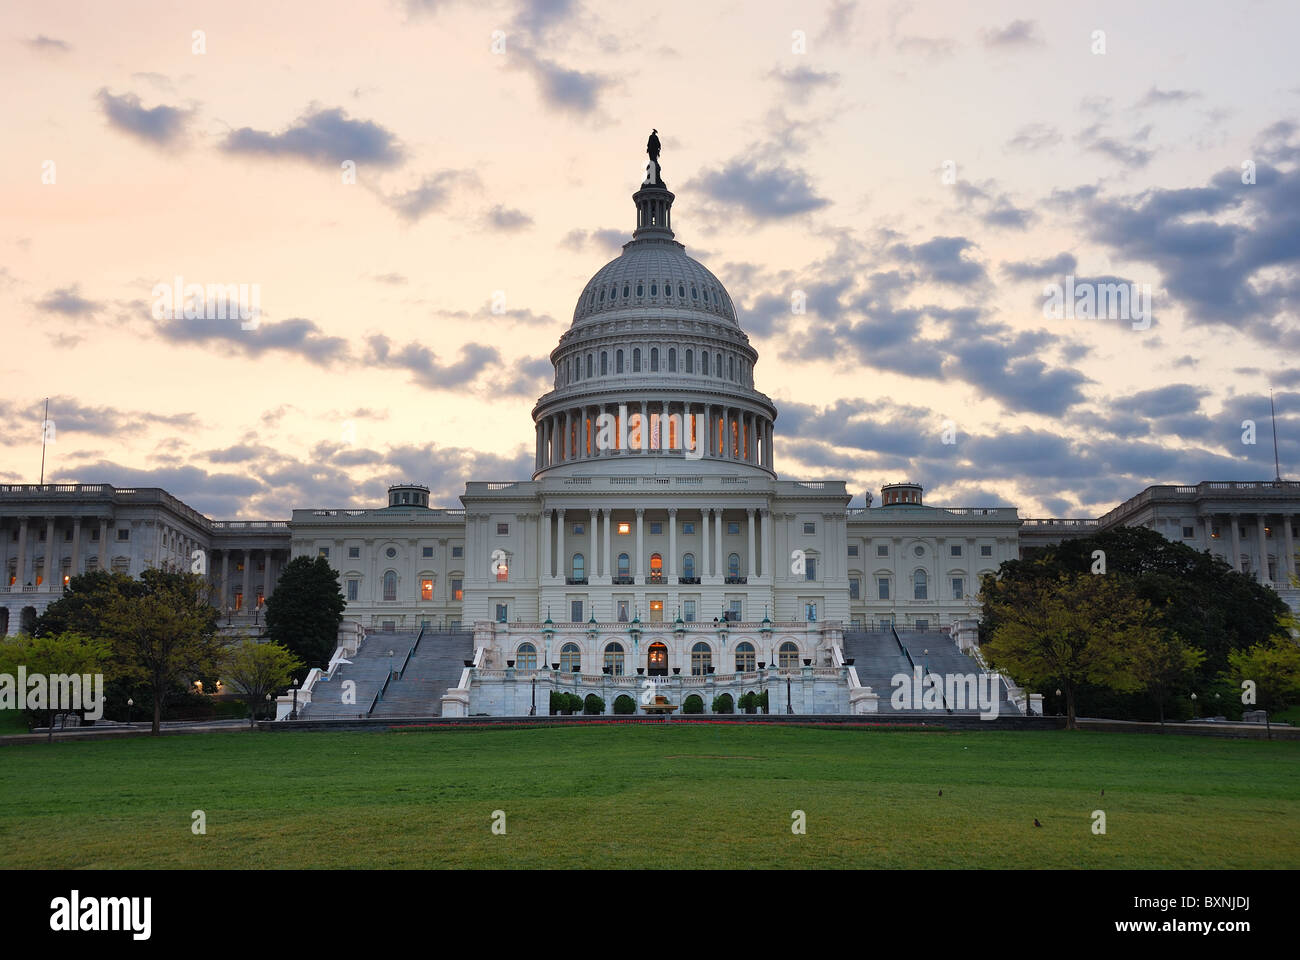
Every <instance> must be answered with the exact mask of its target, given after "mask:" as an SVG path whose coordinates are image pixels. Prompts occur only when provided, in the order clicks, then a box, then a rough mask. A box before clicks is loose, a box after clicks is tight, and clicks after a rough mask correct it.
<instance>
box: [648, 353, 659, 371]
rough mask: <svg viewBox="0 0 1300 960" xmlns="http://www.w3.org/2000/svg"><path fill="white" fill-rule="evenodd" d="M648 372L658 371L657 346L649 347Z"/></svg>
mask: <svg viewBox="0 0 1300 960" xmlns="http://www.w3.org/2000/svg"><path fill="white" fill-rule="evenodd" d="M650 372H651V373H658V372H659V348H658V347H651V348H650Z"/></svg>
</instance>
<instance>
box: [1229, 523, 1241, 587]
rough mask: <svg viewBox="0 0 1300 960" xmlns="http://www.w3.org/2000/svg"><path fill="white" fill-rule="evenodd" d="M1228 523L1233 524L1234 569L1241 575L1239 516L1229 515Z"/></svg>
mask: <svg viewBox="0 0 1300 960" xmlns="http://www.w3.org/2000/svg"><path fill="white" fill-rule="evenodd" d="M1228 522H1229V523H1231V524H1232V569H1234V570H1236V571H1237V572H1238V573H1241V529H1240V527H1239V526H1238V524H1237V515H1236V514H1235V513H1230V514H1228Z"/></svg>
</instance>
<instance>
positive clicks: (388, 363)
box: [362, 334, 501, 390]
mask: <svg viewBox="0 0 1300 960" xmlns="http://www.w3.org/2000/svg"><path fill="white" fill-rule="evenodd" d="M362 362H363V363H365V364H366V365H368V366H375V367H388V368H391V369H398V370H405V371H407V372H408V373H410V374H411V375H412V380H413V381H414V382H416V383H419V384H420V385H422V386H425V387H428V388H430V389H433V390H450V389H454V388H457V387H462V386H465V385H466V384H469V383H471V382H472V381H473V380H475V379H476V378H477V377H478V376H479V374H481V373H483V372H485V371H487V370H489V369H490V368H494V367H496V366H498V365H499V364H500V363H501V355H500V354H499V353H498V352H497V349H496V348H495V347H490V346H484V345H482V344H478V343H467V344H465V345H464V346H462V347H461V348H460V359H459V360H457V361H456V362H455V363H442V362H441V361H440V360H439V359H438V357H437V355H436V354H435V353H434V352H433V351H432V350H430V349H429V348H428V347H426V346H424V344H422V343H407V344H405V345H403V346H400V347H394V345H393V342H392V341H391V340H390V339H389V338H388V337H386V336H384V335H383V334H373V335H371V336H370V337H367V338H366V353H365V356H364V358H363V360H362Z"/></svg>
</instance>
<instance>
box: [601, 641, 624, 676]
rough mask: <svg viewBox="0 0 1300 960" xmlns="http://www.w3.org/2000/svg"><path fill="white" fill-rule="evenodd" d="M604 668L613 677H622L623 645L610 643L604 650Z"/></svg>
mask: <svg viewBox="0 0 1300 960" xmlns="http://www.w3.org/2000/svg"><path fill="white" fill-rule="evenodd" d="M605 666H607V667H609V668H610V669H609V672H610V673H612V674H613V675H614V676H616V677H621V676H623V644H621V643H611V644H610V645H609V646H607V647H606V648H605Z"/></svg>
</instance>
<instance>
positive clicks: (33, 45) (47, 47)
mask: <svg viewBox="0 0 1300 960" xmlns="http://www.w3.org/2000/svg"><path fill="white" fill-rule="evenodd" d="M23 43H25V44H26V45H27V47H28V48H29V49H31V50H35V51H36V52H37V53H68V52H70V51H71V50H72V45H71V44H70V43H68V42H67V41H66V40H59V39H58V38H56V37H47V36H46V35H45V34H43V33H40V34H37V35H36V36H34V37H30V38H29V39H27V40H24V41H23Z"/></svg>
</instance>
